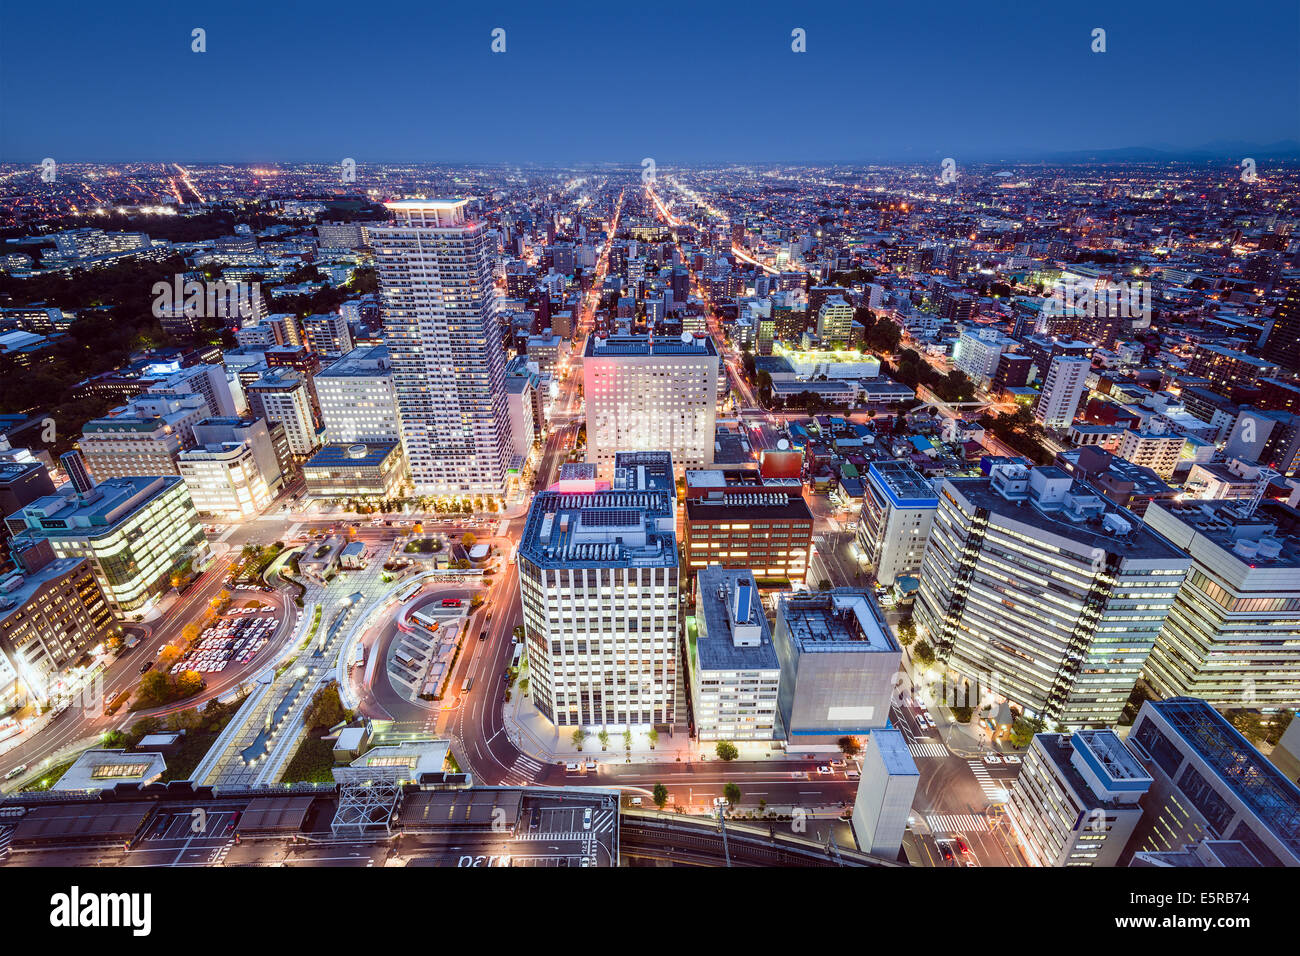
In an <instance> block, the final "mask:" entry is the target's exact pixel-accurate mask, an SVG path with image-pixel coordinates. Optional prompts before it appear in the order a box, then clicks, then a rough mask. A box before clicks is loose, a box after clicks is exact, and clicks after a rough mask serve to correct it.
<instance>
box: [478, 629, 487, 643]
mask: <svg viewBox="0 0 1300 956" xmlns="http://www.w3.org/2000/svg"><path fill="white" fill-rule="evenodd" d="M478 639H479V640H480V641H486V640H487V631H479V632H478Z"/></svg>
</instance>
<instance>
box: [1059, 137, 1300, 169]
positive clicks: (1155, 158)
mask: <svg viewBox="0 0 1300 956" xmlns="http://www.w3.org/2000/svg"><path fill="white" fill-rule="evenodd" d="M1247 156H1249V157H1250V158H1251V159H1253V160H1255V161H1256V162H1259V161H1261V160H1275V161H1293V160H1300V141H1296V140H1294V139H1284V140H1279V141H1278V142H1276V143H1244V142H1240V141H1235V142H1234V141H1228V140H1219V141H1217V142H1213V143H1206V144H1205V145H1204V146H1199V147H1196V148H1193V149H1187V148H1183V147H1178V146H1165V145H1161V146H1125V147H1120V148H1118V149H1079V150H1070V151H1068V152H1057V153H1048V154H1046V155H1044V156H1043V157H1042V159H1043V160H1044V161H1045V162H1053V163H1090V162H1092V163H1141V162H1187V163H1205V162H1217V161H1222V160H1229V161H1232V160H1235V161H1240V160H1241V159H1243V158H1244V157H1247Z"/></svg>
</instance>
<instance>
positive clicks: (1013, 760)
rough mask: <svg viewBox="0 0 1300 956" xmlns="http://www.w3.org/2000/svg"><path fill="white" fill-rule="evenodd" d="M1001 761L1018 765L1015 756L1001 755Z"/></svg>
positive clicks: (1018, 759) (1018, 761) (1017, 759)
mask: <svg viewBox="0 0 1300 956" xmlns="http://www.w3.org/2000/svg"><path fill="white" fill-rule="evenodd" d="M1002 759H1003V761H1005V762H1006V763H1020V758H1019V757H1017V756H1016V755H1015V754H1003V755H1002Z"/></svg>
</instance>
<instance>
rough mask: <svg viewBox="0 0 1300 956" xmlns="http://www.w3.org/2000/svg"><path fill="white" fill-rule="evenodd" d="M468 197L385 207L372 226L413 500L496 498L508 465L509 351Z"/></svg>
mask: <svg viewBox="0 0 1300 956" xmlns="http://www.w3.org/2000/svg"><path fill="white" fill-rule="evenodd" d="M468 204H469V200H466V199H457V200H449V199H407V200H402V201H400V202H392V203H388V204H387V206H388V208H389V209H391V210H392V211H393V213H394V216H395V221H394V222H392V223H390V224H388V225H384V226H374V227H370V229H369V233H370V239H371V244H372V246H373V248H374V252H375V267H376V270H377V271H378V273H379V283H380V289H381V291H382V295H383V299H382V303H383V319H384V338H385V341H386V342H387V345H388V351H389V354H390V357H391V359H392V369H393V390H394V392H395V393H396V396H397V409H398V415H399V418H400V420H401V430H402V442H403V444H404V445H405V447H406V456H407V460H408V461H409V463H410V467H411V478H412V481H413V483H414V485H415V491H416V494H420V495H464V494H473V495H500V494H502V493H503V492H504V491H505V483H506V469H507V467H508V466H509V463H510V457H511V443H510V425H509V417H508V410H507V396H506V390H505V352H504V349H503V347H502V344H501V336H500V333H499V332H498V330H497V321H496V315H495V308H494V291H493V286H492V250H491V248H490V245H489V242H490V240H489V238H488V234H487V230H486V229H485V228H484V226H483V225H482V224H481V223H477V222H471V221H468V220H467V219H466V217H465V207H466V206H467V205H468Z"/></svg>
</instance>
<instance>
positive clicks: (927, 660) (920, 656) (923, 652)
mask: <svg viewBox="0 0 1300 956" xmlns="http://www.w3.org/2000/svg"><path fill="white" fill-rule="evenodd" d="M912 660H913V661H914V662H916V663H917V664H918V665H919V666H921V667H924V668H928V667H933V666H934V662H935V656H934V648H933V647H931V646H930V642H929V641H918V642H917V644H916V647H914V648H912Z"/></svg>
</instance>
